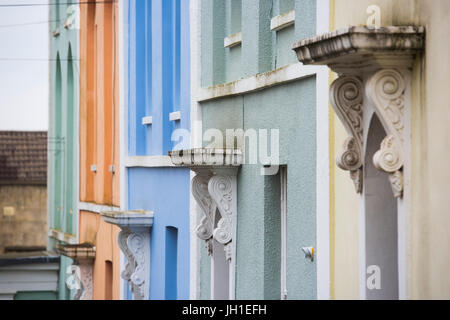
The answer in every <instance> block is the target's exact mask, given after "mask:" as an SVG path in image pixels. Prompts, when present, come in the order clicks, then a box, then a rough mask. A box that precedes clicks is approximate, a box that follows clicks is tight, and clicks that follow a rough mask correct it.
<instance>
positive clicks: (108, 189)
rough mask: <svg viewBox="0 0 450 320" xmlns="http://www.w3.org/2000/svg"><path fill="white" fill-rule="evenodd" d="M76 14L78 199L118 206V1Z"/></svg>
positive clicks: (90, 5) (97, 4) (86, 7)
mask: <svg viewBox="0 0 450 320" xmlns="http://www.w3.org/2000/svg"><path fill="white" fill-rule="evenodd" d="M80 15H81V17H80V20H81V30H80V55H81V61H80V79H81V83H80V85H81V92H80V200H81V201H84V202H94V203H97V204H105V205H115V206H119V205H120V201H119V194H120V182H119V152H120V150H119V103H118V102H119V99H118V98H119V93H118V92H119V90H118V88H119V77H118V63H117V61H118V55H117V52H118V46H117V43H118V41H117V35H118V29H117V28H118V4H117V3H104V2H99V1H97V3H96V4H86V5H82V6H80ZM93 165H95V166H96V167H97V171H96V172H94V171H92V170H91V166H93ZM111 165H114V167H115V172H114V173H112V172H110V166H111Z"/></svg>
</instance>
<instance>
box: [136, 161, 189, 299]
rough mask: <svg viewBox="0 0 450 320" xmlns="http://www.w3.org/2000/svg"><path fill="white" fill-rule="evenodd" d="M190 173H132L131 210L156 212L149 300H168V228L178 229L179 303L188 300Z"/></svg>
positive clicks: (161, 171)
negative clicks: (166, 276)
mask: <svg viewBox="0 0 450 320" xmlns="http://www.w3.org/2000/svg"><path fill="white" fill-rule="evenodd" d="M189 179H190V175H189V170H188V169H173V168H160V169H158V168H154V169H145V168H136V169H129V171H128V180H129V195H128V197H129V203H128V207H129V208H130V209H131V210H148V211H153V212H154V221H153V227H152V231H151V239H150V243H151V247H150V254H151V257H150V261H151V262H150V265H151V268H150V269H151V270H150V284H151V287H150V299H154V300H161V299H165V297H166V291H165V290H166V289H165V288H166V285H165V272H166V269H167V268H170V266H168V265H166V228H167V227H175V228H177V229H178V250H177V251H178V253H177V289H176V290H177V299H189V275H190V273H189V257H190V249H189V248H190V247H189V206H188V205H187V204H188V203H189V189H190V181H189Z"/></svg>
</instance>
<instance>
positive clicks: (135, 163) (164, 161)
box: [124, 156, 175, 168]
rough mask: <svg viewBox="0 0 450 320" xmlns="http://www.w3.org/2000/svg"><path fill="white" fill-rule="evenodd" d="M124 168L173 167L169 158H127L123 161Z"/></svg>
mask: <svg viewBox="0 0 450 320" xmlns="http://www.w3.org/2000/svg"><path fill="white" fill-rule="evenodd" d="M124 164H125V167H126V168H171V167H175V165H174V164H173V163H172V161H171V160H170V157H169V156H132V157H130V156H128V157H125V159H124Z"/></svg>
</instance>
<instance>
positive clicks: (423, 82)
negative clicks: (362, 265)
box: [332, 0, 450, 299]
mask: <svg viewBox="0 0 450 320" xmlns="http://www.w3.org/2000/svg"><path fill="white" fill-rule="evenodd" d="M370 5H378V6H379V7H380V9H381V25H382V26H391V25H398V26H399V25H415V26H418V25H422V26H425V28H426V42H425V50H424V52H425V53H424V54H423V55H422V56H420V57H418V58H417V59H416V61H415V64H414V69H413V70H414V72H413V77H412V89H411V92H412V108H411V122H410V126H411V137H410V139H411V140H410V145H411V152H410V158H409V159H408V160H407V161H410V165H411V173H410V176H411V181H410V185H409V186H407V188H411V189H410V190H411V203H410V208H409V210H410V215H409V216H407V217H405V218H406V221H405V224H404V231H405V233H406V239H405V240H406V255H405V256H404V257H403V258H402V259H404V260H405V264H406V274H404V275H402V276H403V277H405V281H406V294H405V296H406V298H407V299H448V298H449V294H450V289H449V288H450V277H449V276H448V265H449V264H450V252H449V250H448V248H447V247H448V243H449V242H450V234H449V232H448V228H449V226H450V217H449V215H448V214H447V212H448V207H449V205H450V203H449V201H450V200H449V197H448V194H449V192H450V183H449V181H450V169H449V166H448V152H447V150H448V149H449V145H448V139H446V138H447V137H449V136H450V128H449V126H448V121H447V119H449V117H450V109H449V108H448V107H447V108H446V107H443V106H448V101H450V91H449V90H448V85H447V84H448V81H449V74H450V61H449V59H448V52H449V51H450V42H449V41H448V39H449V37H450V35H449V30H450V25H449V23H450V22H449V20H448V19H447V15H448V12H449V11H450V3H449V2H448V1H445V0H436V1H426V0H398V1H387V0H362V1H351V0H335V11H334V13H332V15H333V17H332V19H334V20H335V29H338V28H342V27H346V26H348V25H355V26H357V25H365V24H366V21H367V18H368V16H369V15H368V14H367V13H366V9H367V7H368V6H370ZM343 132H344V131H343V128H342V127H341V124H340V122H339V121H336V131H335V133H336V135H335V138H336V146H337V147H338V146H340V145H341V144H342V142H343V139H344V138H345V137H346V135H344V134H343ZM337 149H339V148H337ZM337 151H338V150H337ZM335 173H336V179H335V181H334V187H335V201H336V210H335V221H336V226H335V239H336V243H335V253H334V254H335V261H336V262H335V267H334V268H335V270H334V272H335V290H336V291H335V293H336V295H335V297H336V299H342V298H353V299H358V298H359V296H360V295H359V291H358V287H357V285H358V283H359V271H358V269H357V268H355V266H357V265H358V263H359V261H358V259H359V258H358V256H359V255H358V246H357V243H358V241H357V239H358V235H357V233H356V232H355V231H356V230H357V229H358V216H359V214H358V198H357V196H356V195H355V193H354V192H353V193H352V190H351V189H352V188H353V186H351V180H350V179H348V173H346V172H341V170H339V169H337V170H336V171H335ZM340 175H342V179H341V178H340V177H339V176H340ZM344 176H345V177H344ZM347 189H348V190H347Z"/></svg>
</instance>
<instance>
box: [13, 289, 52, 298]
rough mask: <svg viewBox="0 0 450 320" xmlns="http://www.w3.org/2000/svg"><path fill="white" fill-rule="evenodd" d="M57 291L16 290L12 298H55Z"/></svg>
mask: <svg viewBox="0 0 450 320" xmlns="http://www.w3.org/2000/svg"><path fill="white" fill-rule="evenodd" d="M57 299H58V293H57V292H53V291H30V292H18V293H17V294H16V295H15V296H14V300H57Z"/></svg>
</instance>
